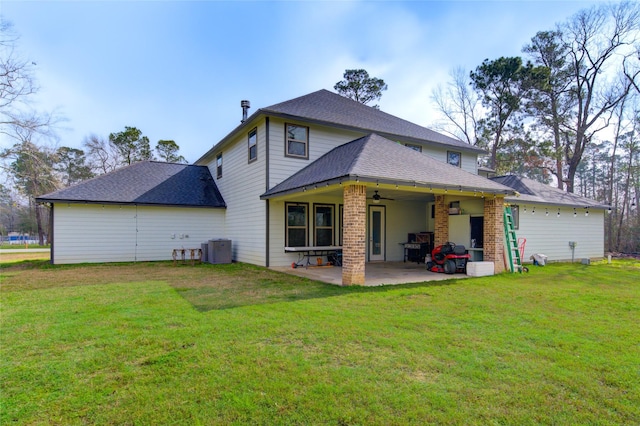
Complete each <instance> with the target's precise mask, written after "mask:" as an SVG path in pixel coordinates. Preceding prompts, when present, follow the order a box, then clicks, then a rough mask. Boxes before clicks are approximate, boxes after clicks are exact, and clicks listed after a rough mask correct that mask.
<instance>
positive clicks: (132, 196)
mask: <svg viewBox="0 0 640 426" xmlns="http://www.w3.org/2000/svg"><path fill="white" fill-rule="evenodd" d="M37 201H38V202H49V203H50V202H53V203H55V202H73V203H116V204H139V205H162V206H186V207H226V205H225V202H224V200H223V199H222V195H221V194H220V191H218V188H217V186H216V184H215V182H214V180H213V178H212V177H211V173H210V172H209V169H208V168H207V167H205V166H193V165H187V164H175V163H162V162H157V161H142V162H139V163H134V164H132V165H130V166H127V167H123V168H121V169H118V170H116V171H113V172H111V173H107V174H104V175H102V176H98V177H95V178H93V179H89V180H87V181H84V182H81V183H79V184H77V185H74V186H71V187H69V188H65V189H61V190H59V191H55V192H52V193H50V194H46V195H43V196H40V197H38V198H37Z"/></svg>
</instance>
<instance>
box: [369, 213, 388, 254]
mask: <svg viewBox="0 0 640 426" xmlns="http://www.w3.org/2000/svg"><path fill="white" fill-rule="evenodd" d="M385 224H386V218H385V207H384V206H369V261H370V262H376V261H383V260H384V256H385V252H386V250H385V235H386V229H385Z"/></svg>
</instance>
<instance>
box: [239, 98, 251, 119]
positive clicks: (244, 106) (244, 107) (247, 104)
mask: <svg viewBox="0 0 640 426" xmlns="http://www.w3.org/2000/svg"><path fill="white" fill-rule="evenodd" d="M240 106H241V107H242V120H241V121H240V122H241V123H244V122H245V121H247V111H248V110H249V108H251V103H250V102H249V101H247V100H245V101H240Z"/></svg>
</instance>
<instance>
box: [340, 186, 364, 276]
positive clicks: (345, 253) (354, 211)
mask: <svg viewBox="0 0 640 426" xmlns="http://www.w3.org/2000/svg"><path fill="white" fill-rule="evenodd" d="M366 218H367V188H366V186H364V185H346V186H345V187H344V219H343V220H344V228H343V238H342V241H343V244H342V285H364V266H365V259H366V244H365V242H366V237H367V235H366V234H367V229H366Z"/></svg>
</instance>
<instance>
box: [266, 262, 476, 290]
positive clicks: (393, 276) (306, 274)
mask: <svg viewBox="0 0 640 426" xmlns="http://www.w3.org/2000/svg"><path fill="white" fill-rule="evenodd" d="M271 269H273V270H275V271H279V272H284V273H286V274H291V275H296V276H299V277H303V278H309V279H311V280H316V281H322V282H325V283H328V284H335V285H342V284H343V283H342V268H340V267H335V266H310V267H309V268H304V267H298V268H295V269H294V268H291V267H272V268H271ZM462 278H469V277H468V276H467V275H466V274H462V273H457V274H452V275H447V274H442V273H436V272H430V271H427V269H426V267H425V265H424V264H422V263H416V262H406V263H405V262H369V263H366V264H365V279H364V284H361V285H364V286H366V287H375V286H381V285H396V284H408V283H417V282H424V281H442V280H451V279H462Z"/></svg>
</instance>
